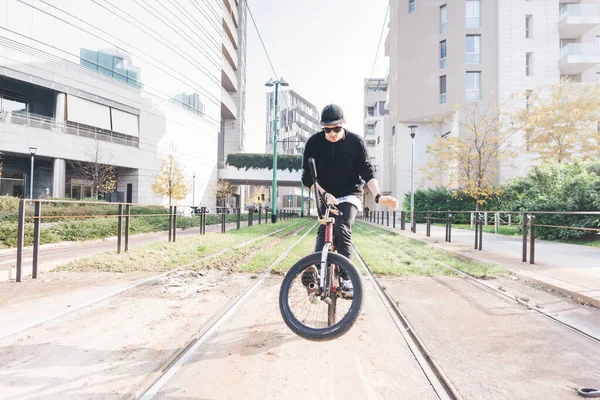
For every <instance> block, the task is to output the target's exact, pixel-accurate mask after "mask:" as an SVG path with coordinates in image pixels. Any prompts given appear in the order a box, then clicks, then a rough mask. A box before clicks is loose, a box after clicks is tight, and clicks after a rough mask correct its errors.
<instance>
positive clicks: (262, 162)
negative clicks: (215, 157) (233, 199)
mask: <svg viewBox="0 0 600 400" xmlns="http://www.w3.org/2000/svg"><path fill="white" fill-rule="evenodd" d="M227 164H228V165H231V166H232V167H236V168H239V169H244V170H246V171H247V170H249V169H262V168H265V169H271V170H272V169H273V155H272V154H252V153H235V154H229V155H228V156H227ZM277 169H278V170H282V171H283V170H286V169H287V170H288V171H290V172H293V171H299V170H301V169H302V156H300V155H291V154H282V155H278V156H277Z"/></svg>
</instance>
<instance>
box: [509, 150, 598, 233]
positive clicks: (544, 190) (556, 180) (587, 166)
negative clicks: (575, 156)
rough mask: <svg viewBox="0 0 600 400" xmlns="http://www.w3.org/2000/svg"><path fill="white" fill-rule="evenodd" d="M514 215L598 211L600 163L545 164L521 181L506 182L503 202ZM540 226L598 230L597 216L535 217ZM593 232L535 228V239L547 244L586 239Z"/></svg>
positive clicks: (544, 215)
mask: <svg viewBox="0 0 600 400" xmlns="http://www.w3.org/2000/svg"><path fill="white" fill-rule="evenodd" d="M503 201H504V203H505V206H506V207H507V208H509V209H510V210H514V211H567V212H585V211H600V162H599V161H576V162H572V163H569V164H558V163H546V164H544V165H542V166H539V167H536V168H534V169H533V170H531V172H530V173H529V174H528V175H527V176H526V177H524V178H516V179H513V180H512V181H510V182H509V184H508V185H507V187H506V194H505V196H504V198H503ZM536 223H537V224H541V225H555V226H572V227H578V228H600V218H599V216H597V215H596V216H593V215H589V216H586V215H564V214H563V215H561V214H548V215H546V214H538V215H536ZM596 235H597V233H596V232H594V231H585V230H569V229H557V228H544V227H538V228H536V236H538V237H540V238H544V239H550V240H570V239H589V238H592V237H594V236H596Z"/></svg>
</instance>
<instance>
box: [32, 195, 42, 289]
mask: <svg viewBox="0 0 600 400" xmlns="http://www.w3.org/2000/svg"><path fill="white" fill-rule="evenodd" d="M33 204H35V214H34V218H35V219H34V220H33V260H32V261H31V262H32V266H31V278H33V279H35V278H37V271H38V257H39V255H40V224H41V222H42V221H41V218H42V202H41V201H39V200H38V201H36V202H34V203H33Z"/></svg>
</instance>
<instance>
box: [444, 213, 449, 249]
mask: <svg viewBox="0 0 600 400" xmlns="http://www.w3.org/2000/svg"><path fill="white" fill-rule="evenodd" d="M449 215H450V213H448V212H447V213H446V237H445V238H444V240H445V241H446V242H447V241H448V224H449V222H450V221H449V217H448V216H449Z"/></svg>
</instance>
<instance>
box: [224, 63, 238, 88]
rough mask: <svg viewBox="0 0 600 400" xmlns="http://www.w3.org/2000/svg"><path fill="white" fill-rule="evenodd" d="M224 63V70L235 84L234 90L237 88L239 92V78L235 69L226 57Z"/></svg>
mask: <svg viewBox="0 0 600 400" xmlns="http://www.w3.org/2000/svg"><path fill="white" fill-rule="evenodd" d="M222 65H223V71H225V75H227V77H228V78H229V79H230V80H231V84H232V85H233V90H235V91H236V92H237V90H238V79H237V76H236V75H235V71H234V70H233V68H232V67H231V65H230V64H229V61H227V60H226V59H225V58H223V64H222Z"/></svg>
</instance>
